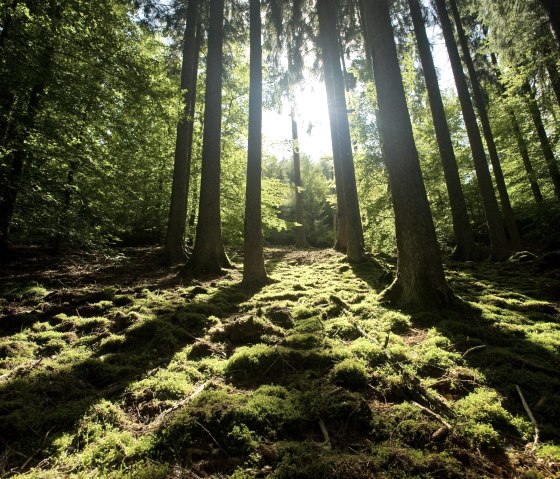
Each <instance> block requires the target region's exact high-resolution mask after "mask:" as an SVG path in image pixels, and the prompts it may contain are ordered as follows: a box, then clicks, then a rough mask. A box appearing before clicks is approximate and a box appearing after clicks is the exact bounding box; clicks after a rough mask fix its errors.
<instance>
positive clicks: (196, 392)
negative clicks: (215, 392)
mask: <svg viewBox="0 0 560 479" xmlns="http://www.w3.org/2000/svg"><path fill="white" fill-rule="evenodd" d="M207 385H208V381H206V382H204V383H202V384H201V385H200V386H198V388H196V390H195V391H194V392H193V393H192V394H191V395H190V396H187V397H186V398H185V399H182V400H181V401H179V402H178V403H176V404H174V405H173V406H172V407H170V408H169V409H166V410H165V411H163V412H162V413H161V414H160V415H159V416H158V418H157V419H156V421H155V422H156V423H158V422H160V421H161V420H163V418H164V417H165V416H167V415H168V414H170V413H172V412H173V411H176V410H177V409H179V408H180V407H182V406H184V405H185V404H187V403H188V402H189V401H192V400H193V399H194V398H195V397H196V396H198V395H199V394H200V393H201V392H202V391H204V388H205V387H206V386H207Z"/></svg>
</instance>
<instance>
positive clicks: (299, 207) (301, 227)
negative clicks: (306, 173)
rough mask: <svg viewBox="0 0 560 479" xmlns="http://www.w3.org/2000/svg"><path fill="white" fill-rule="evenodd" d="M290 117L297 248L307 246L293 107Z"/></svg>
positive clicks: (297, 138)
mask: <svg viewBox="0 0 560 479" xmlns="http://www.w3.org/2000/svg"><path fill="white" fill-rule="evenodd" d="M291 119H292V153H293V159H294V186H295V198H296V222H297V223H298V226H297V229H296V246H297V247H298V248H305V247H306V246H307V239H306V237H305V216H304V214H303V192H302V191H301V188H302V187H303V184H302V182H301V164H300V157H299V137H298V127H297V121H296V114H295V111H294V108H292V112H291Z"/></svg>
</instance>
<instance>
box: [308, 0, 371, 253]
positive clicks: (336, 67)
mask: <svg viewBox="0 0 560 479" xmlns="http://www.w3.org/2000/svg"><path fill="white" fill-rule="evenodd" d="M317 13H318V16H319V29H320V38H321V49H322V57H323V66H324V69H325V81H327V78H328V77H330V78H331V79H332V91H333V93H334V95H333V97H332V100H333V101H329V105H328V106H329V116H334V122H335V123H336V125H337V132H338V143H339V148H340V166H341V170H342V181H343V190H344V200H345V206H346V232H347V248H346V255H347V257H348V260H350V261H352V262H360V261H362V260H363V258H364V246H363V243H362V237H363V235H362V221H361V217H360V206H359V203H358V191H357V187H356V176H355V172H354V160H353V154H352V140H351V138H350V125H349V123H348V110H347V108H346V94H345V88H344V78H343V75H342V68H341V66H340V56H339V41H338V31H337V26H336V17H335V14H334V9H333V5H332V0H319V1H318V2H317ZM329 69H330V73H329V74H327V72H328V70H329ZM333 134H334V135H336V132H332V131H331V135H333Z"/></svg>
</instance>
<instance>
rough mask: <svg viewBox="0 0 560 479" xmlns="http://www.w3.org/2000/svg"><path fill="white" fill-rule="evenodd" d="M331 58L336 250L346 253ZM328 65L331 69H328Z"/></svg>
mask: <svg viewBox="0 0 560 479" xmlns="http://www.w3.org/2000/svg"><path fill="white" fill-rule="evenodd" d="M330 60H331V59H330V57H328V56H327V57H323V62H324V76H325V88H326V92H327V102H328V106H329V125H330V129H331V145H332V153H333V165H334V183H335V190H336V217H335V218H336V229H335V232H336V241H335V245H334V249H336V250H337V251H343V252H346V248H347V246H348V234H347V228H346V223H347V216H346V200H345V197H344V181H343V179H342V161H341V151H340V141H339V135H338V122H337V121H336V116H335V115H334V114H331V108H334V107H333V105H334V86H333V78H332V68H330ZM327 65H329V67H328V68H327Z"/></svg>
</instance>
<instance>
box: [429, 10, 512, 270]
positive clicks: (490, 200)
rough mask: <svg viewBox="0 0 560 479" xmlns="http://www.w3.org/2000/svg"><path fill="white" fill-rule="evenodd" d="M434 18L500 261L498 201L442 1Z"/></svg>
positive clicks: (503, 243)
mask: <svg viewBox="0 0 560 479" xmlns="http://www.w3.org/2000/svg"><path fill="white" fill-rule="evenodd" d="M434 4H435V6H436V9H437V12H438V16H439V19H440V24H441V29H442V32H443V36H444V40H445V45H446V47H447V52H448V54H449V61H450V63H451V68H452V70H453V76H454V78H455V85H456V88H457V94H458V96H459V102H460V104H461V110H462V113H463V120H464V122H465V127H466V129H467V135H468V137H469V143H470V146H471V150H472V155H473V160H474V167H475V171H476V177H477V180H478V186H479V189H480V194H481V196H482V203H483V205H484V213H485V215H486V222H487V224H488V231H489V234H490V248H491V251H492V256H493V257H494V258H496V259H498V260H504V259H506V258H507V257H508V256H509V253H510V249H509V245H508V241H507V238H506V234H505V230H504V226H503V223H502V218H501V216H500V208H499V206H498V200H497V199H496V194H495V192H494V187H493V185H492V178H491V176H490V170H489V168H488V162H487V160H486V153H485V152H484V145H483V144H482V137H481V136H480V130H479V129H478V124H477V122H476V115H475V113H474V108H473V105H472V102H471V98H470V94H469V87H468V85H467V80H466V78H465V73H464V72H463V67H462V65H461V58H460V57H459V50H458V49H457V44H456V43H455V38H454V37H453V28H452V26H451V21H450V19H449V16H448V14H447V8H446V6H445V0H434Z"/></svg>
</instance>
